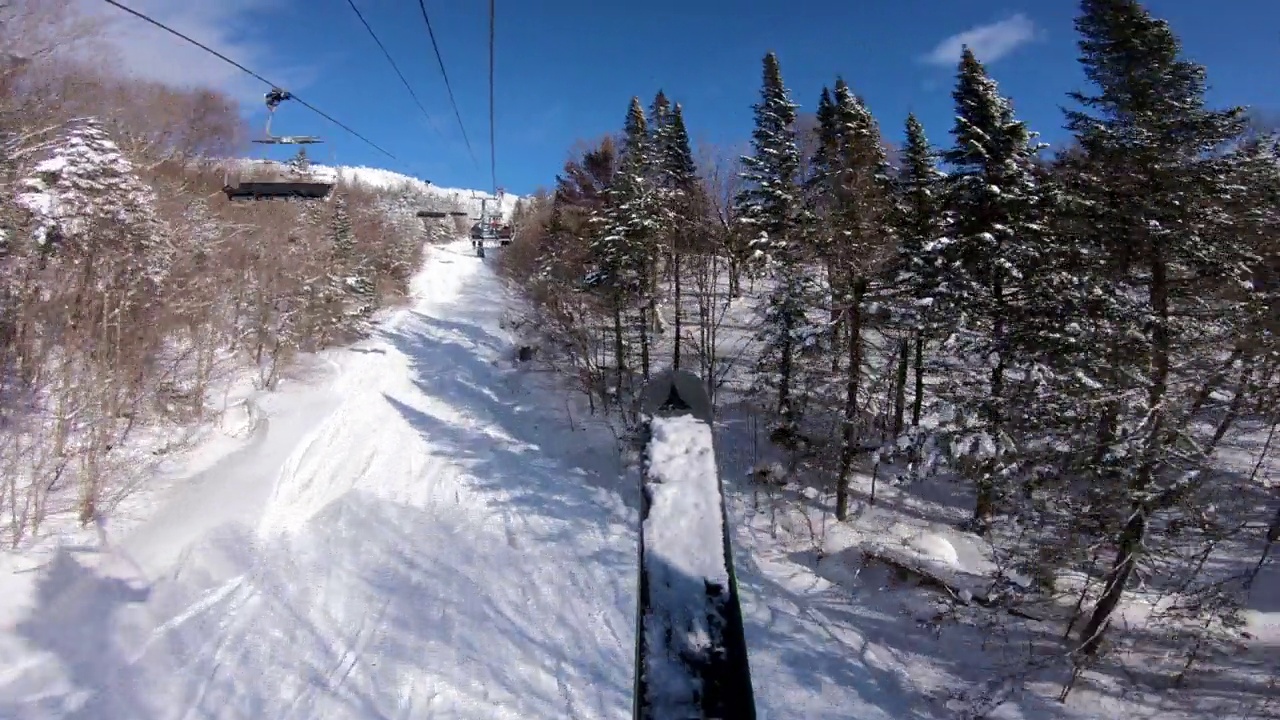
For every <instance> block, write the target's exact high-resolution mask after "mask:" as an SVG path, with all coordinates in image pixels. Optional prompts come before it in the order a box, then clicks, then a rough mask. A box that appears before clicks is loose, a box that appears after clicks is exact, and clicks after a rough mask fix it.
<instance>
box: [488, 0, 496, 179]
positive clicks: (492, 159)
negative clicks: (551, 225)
mask: <svg viewBox="0 0 1280 720" xmlns="http://www.w3.org/2000/svg"><path fill="white" fill-rule="evenodd" d="M495 3H496V0H489V178H490V179H491V180H492V181H493V191H494V192H495V193H496V192H498V159H497V154H498V145H497V143H496V142H494V122H493V35H494V5H495Z"/></svg>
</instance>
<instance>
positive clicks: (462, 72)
mask: <svg viewBox="0 0 1280 720" xmlns="http://www.w3.org/2000/svg"><path fill="white" fill-rule="evenodd" d="M86 1H87V0H86ZM125 2H126V3H128V0H125ZM173 2H174V0H135V3H134V6H135V7H138V8H139V9H144V8H148V6H150V8H148V9H152V10H153V11H154V12H156V14H157V17H160V18H161V19H165V18H166V15H165V13H166V12H170V13H178V14H182V13H187V15H184V16H182V17H175V18H172V20H173V21H174V22H175V23H176V24H178V25H179V26H180V27H183V29H187V30H189V31H190V32H191V33H192V34H194V35H196V36H197V37H200V36H201V33H204V35H205V36H206V37H208V36H209V35H210V34H213V35H216V37H215V38H213V40H214V41H216V42H215V43H214V44H215V45H216V46H218V47H219V48H220V49H224V50H225V51H226V52H227V53H228V54H232V55H233V56H234V55H235V54H236V53H237V52H238V53H239V56H238V57H237V59H240V58H241V57H243V58H244V62H245V64H246V65H249V66H250V67H252V68H253V69H254V70H257V71H258V72H260V73H262V74H263V75H266V76H267V77H268V78H271V79H273V80H275V79H277V78H280V80H279V81H280V82H281V83H282V84H286V85H289V86H290V87H291V88H292V89H294V90H295V91H296V92H297V93H298V94H299V95H300V96H301V97H303V98H304V99H306V100H307V101H309V102H311V103H312V104H315V105H317V106H319V107H320V108H321V109H322V110H325V111H326V112H328V113H330V114H332V115H334V116H335V117H336V118H338V119H339V120H341V121H343V122H344V123H346V124H348V125H350V126H351V127H353V128H355V129H356V130H358V131H359V132H360V133H362V134H364V135H366V136H367V137H369V138H370V139H372V140H373V141H374V142H376V143H377V144H379V145H381V146H382V147H384V148H385V149H387V150H389V151H390V152H391V153H393V154H395V155H396V156H397V158H398V160H390V159H389V158H386V157H385V156H382V155H380V154H379V153H378V152H377V151H376V150H373V149H372V148H370V147H368V146H367V145H364V144H363V143H361V142H360V141H358V140H356V139H354V138H352V137H351V136H349V135H347V134H346V133H344V132H343V131H342V130H341V129H339V128H336V127H333V126H332V125H329V124H327V123H326V122H325V121H323V120H321V119H319V118H317V117H315V116H314V115H312V114H311V113H310V112H309V111H308V110H306V109H305V108H303V107H301V106H298V105H291V106H285V107H283V108H282V109H281V111H280V112H279V114H278V116H277V120H276V122H277V125H276V129H277V130H278V131H279V132H293V133H304V132H308V133H309V132H316V133H321V134H323V135H324V136H325V137H327V138H328V139H329V140H330V141H331V142H330V143H329V144H328V145H325V146H320V147H319V148H317V149H316V152H315V153H314V157H315V158H316V159H317V160H319V161H322V162H328V161H336V162H338V163H340V164H349V165H373V166H379V167H389V168H391V169H395V170H398V171H401V172H406V173H409V174H413V175H417V176H419V177H422V178H425V179H429V180H431V181H432V182H434V183H436V184H437V185H444V186H453V187H469V188H480V189H487V188H488V187H489V185H490V182H489V171H488V168H489V128H488V87H487V72H488V67H487V57H488V56H487V53H488V49H487V44H486V42H487V33H488V25H487V14H486V13H487V3H485V2H482V1H476V2H458V1H457V0H450V1H449V2H442V1H440V0H434V1H431V0H429V1H428V3H427V7H428V10H429V11H430V13H431V17H432V23H433V25H434V26H435V31H436V36H437V38H438V39H439V41H440V45H441V52H442V53H443V55H444V60H445V66H446V69H447V70H448V71H449V74H450V80H451V82H452V83H453V88H454V92H455V94H456V96H457V99H458V104H459V108H460V111H461V114H462V119H463V121H464V122H465V125H466V130H467V134H468V136H469V137H470V140H471V144H472V147H473V149H474V150H475V155H476V159H477V160H478V163H474V162H473V161H472V159H471V157H470V156H469V154H468V152H467V150H466V147H465V145H464V143H463V141H462V137H461V134H460V133H459V130H458V124H457V120H456V119H455V118H454V117H453V110H452V108H451V107H450V105H449V103H448V99H447V95H446V91H445V87H444V83H443V81H442V80H441V77H440V72H439V69H438V68H437V66H436V60H435V57H434V56H433V54H432V51H431V45H430V43H429V41H428V38H427V34H426V29H425V26H424V24H423V22H422V17H421V13H420V10H419V8H418V3H417V2H416V0H355V2H356V4H357V6H358V7H360V9H361V10H362V11H363V12H364V13H365V17H366V19H368V20H369V22H370V24H371V25H373V27H374V30H375V31H377V32H378V33H379V35H380V37H381V38H382V39H383V42H384V43H386V44H387V46H388V48H389V49H390V51H391V53H392V55H393V56H394V58H395V59H396V61H397V63H398V64H399V65H400V68H401V70H402V71H403V72H404V73H405V76H406V77H407V78H408V79H409V81H410V83H411V84H412V85H413V87H414V90H415V91H416V92H417V94H418V97H419V98H420V99H421V100H422V102H423V104H424V105H425V106H426V108H427V110H428V111H429V112H430V115H431V121H430V122H429V121H427V120H426V119H425V118H424V116H423V114H422V112H421V111H420V110H419V109H418V107H417V106H416V105H415V104H414V102H413V100H412V99H411V98H410V96H409V95H408V93H407V92H406V91H405V89H404V86H403V85H402V84H401V82H400V80H399V79H398V78H397V77H396V75H395V73H394V71H393V70H392V69H391V67H390V66H389V65H388V64H387V62H386V59H385V58H384V57H383V55H382V53H381V51H380V50H379V49H378V48H377V46H376V45H375V44H374V42H373V40H371V39H370V38H369V36H368V35H367V33H366V31H365V30H364V28H363V26H361V25H360V23H359V21H358V20H357V18H356V16H355V15H354V13H352V12H351V9H350V7H349V6H348V5H347V2H346V0H228V2H227V3H224V4H223V5H222V6H221V7H222V8H223V9H222V10H220V11H218V12H217V13H216V14H211V13H213V11H211V10H205V11H201V12H202V13H203V14H201V15H200V16H194V15H191V13H194V12H195V10H194V8H195V6H192V5H188V6H187V7H186V8H183V9H181V10H177V9H167V8H171V7H172V4H173ZM184 4H185V3H184ZM1147 6H1148V7H1149V8H1150V9H1151V10H1152V11H1153V12H1154V13H1155V14H1156V15H1157V16H1159V17H1163V18H1165V19H1167V20H1169V21H1170V22H1171V23H1172V25H1173V28H1174V30H1175V32H1177V33H1178V34H1179V36H1180V37H1181V38H1182V40H1183V43H1184V47H1185V49H1186V52H1187V54H1188V56H1190V57H1192V58H1193V59H1195V60H1197V61H1199V62H1202V63H1204V64H1205V65H1207V66H1208V68H1209V77H1210V82H1211V84H1212V89H1211V96H1210V97H1211V100H1212V101H1214V102H1215V103H1219V104H1231V103H1240V104H1249V105H1254V106H1257V107H1259V108H1262V109H1268V110H1272V111H1275V110H1278V109H1280V82H1277V81H1278V80H1280V73H1278V72H1277V68H1280V35H1278V34H1277V30H1276V28H1277V27H1280V3H1277V2H1275V0H1219V1H1217V2H1205V1H1204V0H1150V2H1148V3H1147ZM639 7H641V6H637V5H635V4H631V3H621V2H618V3H613V2H607V1H604V0H539V1H538V2H528V1H524V0H519V1H517V0H498V29H497V78H496V80H497V167H498V182H499V184H500V185H504V186H505V187H506V188H507V189H508V190H509V191H511V192H516V193H527V192H530V191H532V190H533V189H534V188H535V187H537V186H539V185H549V184H550V183H551V182H552V181H553V180H554V176H555V173H556V172H557V171H558V170H559V168H560V166H561V165H562V164H563V162H564V160H565V159H566V157H567V156H568V153H569V150H570V148H571V147H572V146H573V144H574V143H575V142H576V141H577V140H580V139H590V138H596V137H599V136H600V135H602V134H604V133H606V132H612V131H615V130H617V129H618V128H619V127H620V126H621V124H622V120H623V116H624V114H625V112H626V108H627V104H628V102H629V100H630V98H631V96H632V95H639V96H640V97H641V99H642V100H643V101H644V102H645V103H646V105H647V104H648V102H649V100H650V99H651V98H652V97H653V94H654V93H655V92H656V91H657V90H658V89H659V88H662V89H664V90H665V91H666V92H667V94H668V96H670V97H672V98H673V99H675V100H677V101H679V102H681V103H683V104H684V107H685V117H686V120H687V122H688V125H689V128H690V133H691V135H692V136H693V137H694V139H695V140H702V141H706V142H711V143H720V144H732V143H741V142H743V141H744V140H745V139H746V138H747V137H748V135H749V133H750V130H751V107H750V106H751V104H752V103H753V102H755V100H756V98H757V96H758V95H757V94H758V90H759V84H760V60H761V57H762V56H763V54H764V53H765V52H766V51H768V50H774V51H776V52H777V53H778V55H779V58H780V60H781V62H782V70H783V76H784V79H785V81H786V83H787V85H788V86H789V87H790V88H791V90H792V92H793V96H794V99H795V100H796V102H798V103H800V104H801V106H802V108H801V109H802V110H812V109H813V105H814V103H815V102H816V100H817V95H818V93H819V91H820V89H821V87H822V85H823V84H830V83H832V82H833V81H834V78H835V76H836V75H837V74H843V76H844V78H845V79H846V80H847V81H848V82H849V83H850V85H851V86H852V87H853V88H854V89H855V91H856V92H858V93H860V94H862V95H863V97H865V98H866V100H867V102H868V104H869V105H870V107H871V109H872V111H873V112H874V113H875V114H876V116H877V118H879V120H880V122H881V125H882V127H883V128H884V131H885V133H886V135H887V136H889V137H890V138H891V139H892V140H895V141H896V140H897V139H898V138H899V137H900V135H901V132H902V130H901V128H902V123H903V120H904V118H905V116H906V113H907V112H908V111H909V110H913V111H915V112H916V113H917V115H918V116H919V117H920V118H921V120H922V122H924V124H925V127H926V130H927V131H928V133H929V135H930V137H931V139H932V140H934V142H935V143H939V144H943V143H947V142H948V141H949V137H948V132H949V130H950V125H951V122H950V118H951V114H952V109H951V99H950V90H951V86H952V83H953V80H954V73H955V59H956V56H957V55H958V42H957V41H956V39H955V36H957V35H959V34H961V33H966V32H969V33H972V34H971V35H970V36H969V37H970V39H971V44H973V45H974V46H975V47H976V48H977V50H978V52H979V57H980V58H981V59H983V60H984V61H985V62H987V64H988V67H989V69H990V71H991V73H992V75H993V76H994V77H995V78H996V80H997V81H998V82H999V83H1000V86H1001V90H1002V91H1003V92H1004V93H1005V94H1007V95H1009V96H1011V97H1012V98H1013V100H1014V104H1015V108H1016V110H1017V111H1018V113H1019V114H1020V116H1021V117H1023V118H1024V119H1025V120H1027V121H1028V122H1029V123H1030V125H1031V126H1032V129H1033V130H1037V131H1039V132H1041V133H1042V136H1043V138H1044V139H1045V140H1047V141H1049V142H1056V141H1060V140H1062V139H1063V135H1064V134H1063V132H1062V131H1061V129H1060V127H1061V124H1062V116H1061V111H1060V109H1059V108H1060V106H1061V105H1062V104H1063V103H1065V102H1066V98H1065V95H1064V93H1065V92H1066V91H1067V90H1069V89H1073V88H1080V87H1081V86H1082V83H1083V77H1082V75H1081V73H1080V70H1079V66H1078V64H1077V63H1076V47H1075V42H1076V37H1075V33H1074V31H1073V28H1072V20H1073V17H1074V14H1075V12H1076V8H1077V3H1076V2H1074V1H1073V0H1037V1H1036V2H1031V1H1030V0H1023V1H1022V2H1017V1H1010V0H966V1H965V2H953V1H952V0H897V1H896V2H891V3H887V2H849V0H795V1H793V2H788V3H780V2H776V0H650V2H648V3H646V4H645V5H644V6H643V7H644V8H645V10H646V15H645V16H643V17H642V16H639V15H638V10H639ZM132 22H136V21H132ZM184 23H185V24H184ZM984 28H985V29H984ZM146 32H150V31H146ZM148 37H149V36H148ZM949 39H950V40H949ZM129 47H130V48H136V47H137V46H136V45H130V46H129ZM130 52H132V53H135V54H137V53H139V52H140V51H137V50H130ZM175 57H176V56H175ZM184 57H185V55H184ZM212 62H214V63H215V64H216V61H212ZM196 63H197V61H195V60H192V61H191V63H190V64H187V65H182V64H177V65H175V63H173V62H165V63H160V65H163V66H164V67H165V68H166V71H167V72H170V73H184V77H189V78H190V77H195V78H197V79H203V76H201V75H200V73H198V72H196V71H195V70H193V69H192V68H193V67H195V66H196ZM146 64H147V65H152V66H155V65H156V63H155V62H154V59H152V60H151V61H150V62H148V63H146ZM200 67H202V68H206V67H209V66H207V65H200ZM141 70H142V71H143V72H147V71H148V70H146V69H145V68H142V69H141ZM151 71H152V72H160V69H159V68H158V67H152V68H151ZM207 72H208V73H214V72H215V71H214V70H213V69H212V68H209V69H208V70H207ZM217 72H222V71H217ZM233 73H234V71H233ZM209 79H210V80H211V81H214V82H218V83H220V84H224V85H226V86H227V87H228V88H229V89H231V90H232V92H234V93H235V94H236V96H237V97H238V98H243V99H245V100H247V101H248V102H250V103H257V102H259V101H258V100H257V97H255V94H256V93H257V92H259V88H258V84H257V83H255V82H254V81H248V82H244V81H242V80H241V79H239V78H234V76H230V77H229V76H226V75H225V73H224V74H220V75H217V76H216V77H214V76H210V78H209ZM252 120H253V122H254V123H255V125H257V126H259V127H260V122H261V120H262V114H261V112H260V111H259V110H258V109H257V108H255V109H254V111H253V116H252Z"/></svg>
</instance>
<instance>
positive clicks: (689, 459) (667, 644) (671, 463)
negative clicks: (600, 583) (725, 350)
mask: <svg viewBox="0 0 1280 720" xmlns="http://www.w3.org/2000/svg"><path fill="white" fill-rule="evenodd" d="M650 429H651V439H650V442H649V446H648V450H647V457H646V463H645V464H646V466H647V477H646V479H645V492H646V493H648V499H649V514H648V517H647V518H645V521H644V543H645V573H646V579H647V581H648V588H649V600H650V606H651V608H652V609H651V611H650V612H649V613H648V614H647V615H646V617H645V618H644V632H645V647H646V649H647V651H648V657H647V659H646V663H645V667H646V668H647V670H648V673H649V675H648V677H647V678H646V680H647V682H648V690H649V698H648V700H649V702H650V703H651V704H652V707H653V708H654V711H655V713H656V714H657V717H671V718H676V717H686V716H688V717H693V716H697V715H698V707H697V697H698V696H697V693H698V690H699V688H698V687H696V686H694V683H695V682H696V678H695V677H693V676H692V675H691V674H690V672H689V670H688V669H686V660H688V659H690V658H704V657H705V656H706V655H707V654H708V653H709V652H710V651H711V649H712V645H713V643H714V637H713V635H712V633H713V629H712V628H711V626H710V624H709V623H710V622H711V614H712V613H715V612H717V610H716V608H715V607H714V606H713V605H712V600H713V599H718V598H723V597H724V596H727V595H728V592H729V573H728V570H727V565H726V562H725V556H724V549H723V548H724V543H723V537H724V523H723V522H722V520H721V512H720V507H721V503H720V487H719V481H718V479H717V475H716V458H715V450H714V448H713V445H712V435H711V426H710V425H708V424H707V423H705V422H703V421H702V420H699V419H698V418H695V417H693V416H691V415H678V416H675V417H655V418H653V419H652V423H651V426H650ZM713 587H714V588H718V590H719V593H718V597H717V598H711V597H708V596H709V594H710V593H709V592H708V589H709V588H713Z"/></svg>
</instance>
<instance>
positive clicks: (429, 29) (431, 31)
mask: <svg viewBox="0 0 1280 720" xmlns="http://www.w3.org/2000/svg"><path fill="white" fill-rule="evenodd" d="M348 2H350V0H348ZM418 7H419V8H421V9H422V21H423V22H424V23H426V25H427V35H428V36H429V37H430V38H431V49H432V50H434V51H435V53H436V62H437V63H438V64H439V65H440V75H441V77H443V78H444V89H445V90H447V91H448V92H449V104H450V105H452V106H453V116H454V117H455V118H457V119H458V129H459V130H461V131H462V141H463V142H464V143H466V144H467V154H469V155H470V156H471V162H473V163H475V166H476V169H477V170H479V169H480V161H479V160H477V159H476V151H475V150H472V149H471V138H469V137H467V127H466V126H465V125H463V124H462V113H461V112H459V111H458V101H457V100H455V99H454V97H453V85H451V84H450V83H449V73H447V72H445V69H444V58H443V57H442V56H441V55H440V45H439V44H437V43H436V31H435V30H434V29H432V27H431V16H430V15H428V14H427V3H426V0H418Z"/></svg>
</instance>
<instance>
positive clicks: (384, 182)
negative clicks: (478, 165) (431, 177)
mask: <svg viewBox="0 0 1280 720" xmlns="http://www.w3.org/2000/svg"><path fill="white" fill-rule="evenodd" d="M311 172H313V173H314V174H315V175H316V177H318V178H324V179H332V178H336V177H337V176H338V173H341V174H342V176H343V177H345V178H347V179H349V180H354V181H355V182H358V183H361V184H363V185H367V186H369V187H373V188H377V189H383V190H385V189H391V188H400V187H409V188H411V189H412V190H414V191H415V192H418V193H422V194H425V195H434V196H437V197H441V198H444V199H445V200H447V201H449V202H450V203H455V204H457V206H458V207H459V209H461V210H465V211H467V212H468V213H470V214H471V216H472V217H479V216H480V201H481V200H482V199H484V198H489V199H490V200H492V199H494V198H496V197H497V196H496V195H494V194H493V193H489V192H484V191H481V190H465V189H462V188H450V187H440V186H439V185H434V184H431V183H429V182H424V181H423V180H421V179H420V178H416V177H411V176H409V175H404V174H402V173H398V172H395V171H393V170H385V169H383V168H372V167H364V166H353V165H339V166H330V165H321V164H316V165H312V166H311ZM519 200H520V196H518V195H512V194H510V193H503V195H502V201H501V204H500V206H499V207H500V208H501V210H502V214H503V217H510V216H511V211H512V210H514V209H515V207H516V203H517V202H519ZM490 209H492V207H491V208H490Z"/></svg>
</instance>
